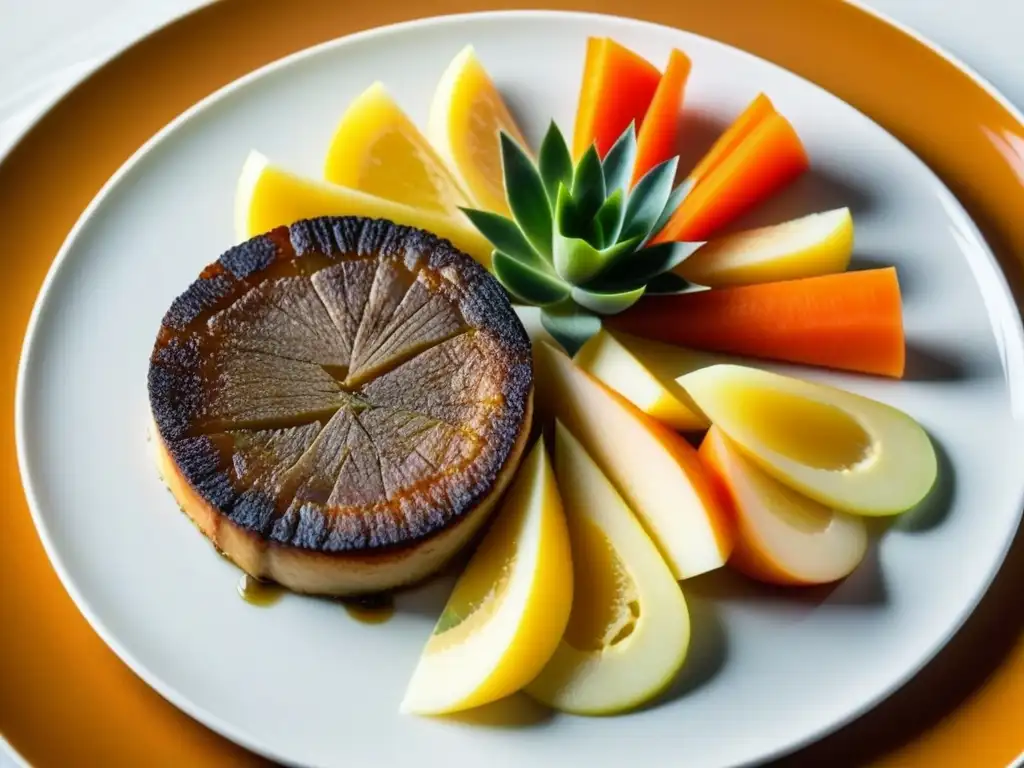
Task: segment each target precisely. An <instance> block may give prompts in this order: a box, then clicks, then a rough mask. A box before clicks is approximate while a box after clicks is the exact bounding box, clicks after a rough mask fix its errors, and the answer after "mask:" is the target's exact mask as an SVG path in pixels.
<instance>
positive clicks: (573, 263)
mask: <svg viewBox="0 0 1024 768" xmlns="http://www.w3.org/2000/svg"><path fill="white" fill-rule="evenodd" d="M554 245H555V247H554V264H555V272H556V273H557V274H558V276H559V277H560V278H562V279H563V280H565V281H566V282H567V283H585V282H587V280H590V279H591V278H592V277H593V276H594V275H596V274H597V273H599V272H600V271H601V267H603V266H604V258H603V257H602V255H601V252H600V251H599V250H597V249H596V248H595V247H594V246H592V245H591V244H590V243H588V242H587V241H586V240H583V239H581V238H578V237H563V236H562V235H560V234H556V235H555V244H554Z"/></svg>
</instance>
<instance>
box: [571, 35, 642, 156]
mask: <svg viewBox="0 0 1024 768" xmlns="http://www.w3.org/2000/svg"><path fill="white" fill-rule="evenodd" d="M659 82H661V72H660V71H658V68H657V67H655V66H654V65H653V64H651V63H650V62H649V61H647V60H646V59H644V58H643V57H642V56H638V55H637V54H635V53H633V51H631V50H629V49H628V48H625V47H623V46H621V45H619V44H618V43H616V42H615V41H614V40H611V39H610V38H607V37H591V38H589V39H588V40H587V58H586V63H585V64H584V67H583V81H582V83H581V84H580V98H579V103H578V104H577V107H576V130H575V133H574V134H573V142H572V146H573V156H574V157H576V158H577V159H578V158H580V157H582V156H583V153H584V152H586V151H587V149H588V148H589V147H590V146H591V145H592V144H595V143H596V145H597V151H598V154H600V156H601V157H604V156H605V155H606V154H607V153H608V150H609V149H611V148H612V145H613V144H614V143H615V140H616V139H618V138H619V136H621V135H622V132H623V131H625V130H626V128H628V127H629V124H630V123H633V124H634V125H636V126H638V127H642V123H643V120H644V115H645V114H647V108H648V107H649V106H650V104H651V100H652V99H653V98H654V94H655V92H656V91H657V89H658V83H659Z"/></svg>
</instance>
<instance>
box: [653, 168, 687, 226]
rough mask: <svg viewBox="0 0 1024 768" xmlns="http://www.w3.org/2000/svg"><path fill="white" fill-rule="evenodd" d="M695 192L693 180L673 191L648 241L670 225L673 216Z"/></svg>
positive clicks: (685, 182)
mask: <svg viewBox="0 0 1024 768" xmlns="http://www.w3.org/2000/svg"><path fill="white" fill-rule="evenodd" d="M692 190H693V179H686V180H685V181H683V183H682V184H680V185H679V186H678V187H676V188H675V189H673V190H672V194H670V195H669V196H668V202H667V203H665V209H664V210H663V211H662V212H661V216H659V217H658V221H657V222H656V223H655V224H654V226H653V227H651V231H650V234H649V235H648V236H647V237H648V239H650V238H651V237H653V236H654V235H656V234H658V233H659V232H661V230H663V229H664V228H665V225H666V224H668V220H669V219H671V218H672V215H673V214H674V213H675V212H676V211H677V210H679V206H680V205H682V204H683V200H685V199H686V198H687V197H688V196H689V195H690V192H691V191H692Z"/></svg>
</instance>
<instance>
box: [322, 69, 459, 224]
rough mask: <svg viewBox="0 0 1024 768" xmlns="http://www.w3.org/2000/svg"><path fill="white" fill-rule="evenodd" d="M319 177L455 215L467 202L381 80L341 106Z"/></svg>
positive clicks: (385, 197) (436, 211)
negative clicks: (344, 109) (341, 114)
mask: <svg viewBox="0 0 1024 768" xmlns="http://www.w3.org/2000/svg"><path fill="white" fill-rule="evenodd" d="M324 178H325V179H326V180H327V181H329V182H331V183H332V184H338V185H340V186H343V187H351V188H352V189H358V190H360V191H361V192H367V193H369V194H371V195H375V196H377V197H382V198H384V199H385V200H393V201H395V202H396V203H403V204H404V205H408V206H411V207H413V208H421V209H423V210H425V211H432V212H434V213H443V214H447V215H450V216H454V217H456V218H458V217H460V216H461V215H462V213H461V211H459V208H460V206H466V205H467V204H468V203H467V200H466V197H465V195H463V194H462V191H461V190H460V189H459V185H458V182H456V181H455V178H454V177H453V176H452V174H451V171H449V170H448V167H447V166H446V165H445V164H444V161H443V160H442V159H441V158H440V157H438V154H437V152H435V151H434V148H433V147H431V146H430V142H428V141H427V138H426V136H424V135H423V134H422V133H420V131H419V129H418V128H417V127H416V126H415V125H414V124H413V122H412V120H410V119H409V118H408V116H407V115H406V114H405V112H403V111H402V108H401V107H399V106H398V104H396V103H395V100H394V99H392V98H391V95H390V94H389V93H388V92H387V89H385V87H384V85H383V84H382V83H374V84H373V85H371V86H370V87H369V88H367V89H366V91H364V92H363V93H362V94H361V95H360V96H359V97H358V98H356V100H355V101H353V102H352V104H351V105H349V108H348V109H347V110H346V111H345V114H344V115H343V116H342V118H341V121H340V122H339V123H338V127H337V129H336V130H335V131H334V136H333V138H332V139H331V144H330V146H329V147H328V149H327V159H326V161H325V163H324Z"/></svg>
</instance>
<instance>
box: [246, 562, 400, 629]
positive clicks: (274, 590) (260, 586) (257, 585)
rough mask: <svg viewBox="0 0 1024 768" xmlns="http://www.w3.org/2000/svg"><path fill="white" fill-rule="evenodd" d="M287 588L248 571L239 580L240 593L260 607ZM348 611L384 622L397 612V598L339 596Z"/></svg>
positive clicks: (371, 621) (365, 620)
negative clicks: (259, 577)
mask: <svg viewBox="0 0 1024 768" xmlns="http://www.w3.org/2000/svg"><path fill="white" fill-rule="evenodd" d="M285 591H286V590H285V588H284V587H282V586H281V585H279V584H275V583H274V582H272V581H261V580H260V579H257V578H254V577H252V576H250V575H249V574H247V573H243V574H242V577H241V578H240V579H239V580H238V594H239V596H240V597H241V598H242V599H243V600H245V602H247V603H249V605H255V606H257V607H259V608H268V607H270V606H271V605H274V604H275V603H276V602H277V601H278V600H280V599H281V598H282V597H283V596H284V593H285ZM337 602H339V603H341V604H342V606H344V608H345V611H346V613H348V615H349V616H351V617H352V618H353V619H355V620H356V621H359V622H362V623H363V624H383V623H384V622H386V621H387V620H388V619H390V618H391V617H392V616H393V615H394V614H395V599H394V597H393V596H392V595H390V594H382V595H365V596H363V597H348V598H338V600H337Z"/></svg>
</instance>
